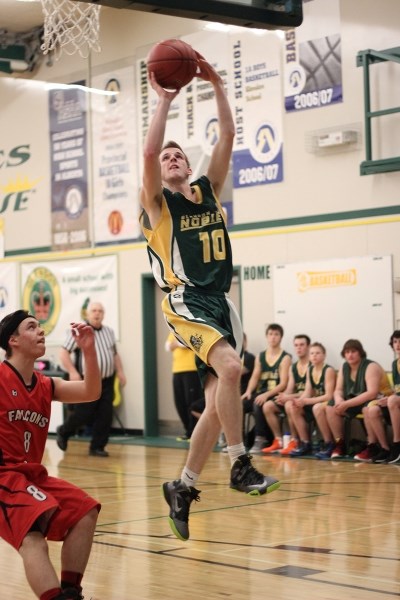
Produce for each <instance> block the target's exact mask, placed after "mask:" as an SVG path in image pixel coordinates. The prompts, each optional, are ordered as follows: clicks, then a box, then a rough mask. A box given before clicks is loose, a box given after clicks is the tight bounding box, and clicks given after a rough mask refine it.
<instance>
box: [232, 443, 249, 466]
mask: <svg viewBox="0 0 400 600" xmlns="http://www.w3.org/2000/svg"><path fill="white" fill-rule="evenodd" d="M228 454H229V458H230V459H231V465H233V463H234V462H235V460H236V459H237V458H239V456H243V454H246V449H245V447H244V444H243V442H241V443H240V444H235V446H228Z"/></svg>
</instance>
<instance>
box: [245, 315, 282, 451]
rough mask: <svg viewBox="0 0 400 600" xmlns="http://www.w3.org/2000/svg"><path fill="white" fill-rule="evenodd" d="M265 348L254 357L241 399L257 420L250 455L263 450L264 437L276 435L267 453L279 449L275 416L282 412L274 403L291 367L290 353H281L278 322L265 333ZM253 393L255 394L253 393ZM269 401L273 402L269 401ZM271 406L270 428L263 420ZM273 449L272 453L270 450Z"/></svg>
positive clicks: (278, 434)
mask: <svg viewBox="0 0 400 600" xmlns="http://www.w3.org/2000/svg"><path fill="white" fill-rule="evenodd" d="M265 333H266V336H267V349H266V350H265V351H263V352H260V354H259V355H258V356H257V357H256V362H255V366H254V371H253V374H252V376H251V378H250V381H249V383H248V386H247V389H246V391H245V393H244V394H243V395H242V400H244V401H247V402H249V403H250V405H252V406H253V414H254V418H255V421H256V425H255V440H254V444H253V446H252V448H251V449H250V454H256V453H260V452H262V451H263V450H267V448H264V446H265V444H266V442H267V438H271V429H272V435H275V439H274V440H273V442H272V446H269V447H268V451H269V452H271V451H278V450H280V449H282V435H281V433H280V426H279V417H278V414H279V413H280V412H281V410H283V409H282V408H281V407H280V406H277V405H276V404H275V402H274V400H275V398H276V397H277V395H278V394H279V393H280V392H283V390H285V389H286V387H287V384H288V380H289V368H290V364H291V357H290V354H288V353H287V352H285V350H282V348H281V340H282V337H283V328H282V326H281V325H278V324H277V323H271V324H270V325H268V327H267V330H266V332H265ZM254 391H256V393H255V395H253V392H254ZM270 400H272V401H273V402H269V401H270ZM270 404H271V406H272V409H273V410H272V411H271V416H270V419H271V423H272V424H273V427H271V429H270V426H269V424H268V423H267V421H266V415H267V414H268V413H267V408H268V405H270ZM272 447H273V450H271V448H272Z"/></svg>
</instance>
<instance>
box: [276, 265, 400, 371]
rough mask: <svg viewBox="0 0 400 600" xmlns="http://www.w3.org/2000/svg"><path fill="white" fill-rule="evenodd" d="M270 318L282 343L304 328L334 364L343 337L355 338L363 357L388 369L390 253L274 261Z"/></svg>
mask: <svg viewBox="0 0 400 600" xmlns="http://www.w3.org/2000/svg"><path fill="white" fill-rule="evenodd" d="M272 281H273V291H274V313H275V314H274V320H275V321H276V322H277V323H280V324H281V325H282V327H283V328H284V330H285V340H286V344H288V345H289V343H290V340H292V339H293V337H294V336H295V335H296V334H298V333H306V334H307V335H309V336H310V338H311V339H312V340H313V341H318V342H321V343H322V344H323V345H324V346H325V347H326V349H327V359H326V360H327V363H329V364H331V365H332V366H333V367H335V368H337V367H338V366H339V365H340V364H341V362H342V357H341V356H340V352H341V349H342V347H343V344H344V342H345V341H346V340H348V339H350V338H353V339H359V340H360V341H361V343H362V345H363V346H364V348H365V350H366V352H367V354H368V357H369V358H371V359H372V360H376V361H378V362H379V363H380V364H381V365H382V367H383V368H384V369H385V370H390V365H391V361H392V360H393V358H392V355H393V352H392V350H391V348H390V346H389V344H388V340H389V337H390V335H391V333H392V331H393V323H394V314H393V274H392V258H391V257H390V256H359V257H354V258H341V259H334V260H319V261H315V262H306V263H290V264H283V265H276V266H274V267H273V272H272Z"/></svg>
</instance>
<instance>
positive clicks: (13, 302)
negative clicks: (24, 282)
mask: <svg viewBox="0 0 400 600" xmlns="http://www.w3.org/2000/svg"><path fill="white" fill-rule="evenodd" d="M19 308H21V306H20V303H19V295H18V266H17V263H13V262H10V263H7V262H5V263H0V321H1V319H2V318H3V317H5V316H6V315H8V314H9V313H11V312H14V310H18V309H19Z"/></svg>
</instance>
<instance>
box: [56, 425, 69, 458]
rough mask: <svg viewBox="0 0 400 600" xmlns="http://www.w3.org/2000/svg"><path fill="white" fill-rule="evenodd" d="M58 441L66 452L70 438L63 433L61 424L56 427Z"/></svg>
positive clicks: (61, 448) (59, 445)
mask: <svg viewBox="0 0 400 600" xmlns="http://www.w3.org/2000/svg"><path fill="white" fill-rule="evenodd" d="M56 442H57V446H58V447H59V448H60V450H63V451H64V452H65V451H66V449H67V447H68V438H67V436H65V435H63V434H62V433H61V425H60V426H59V427H57V429H56Z"/></svg>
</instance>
